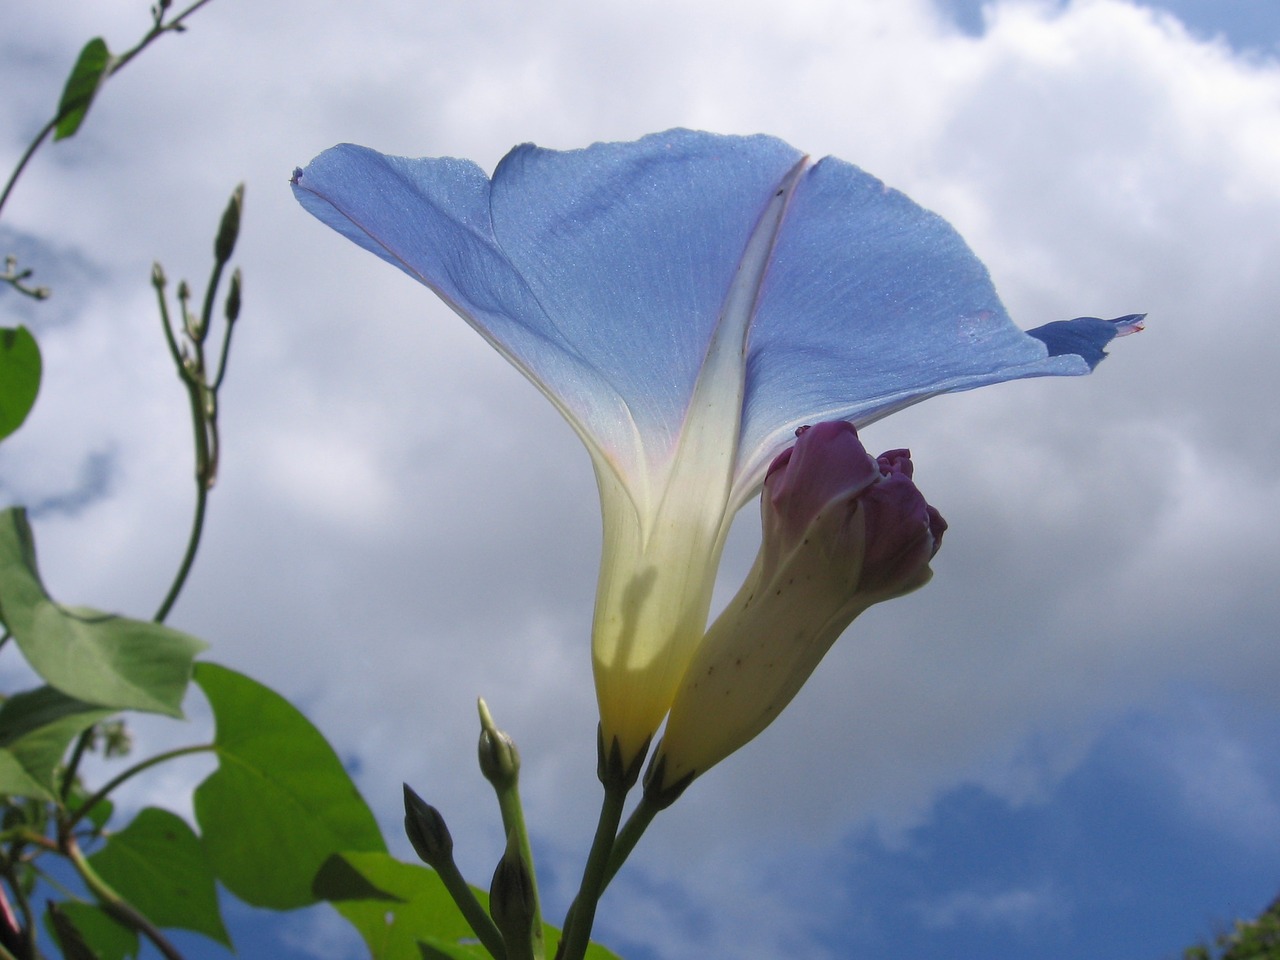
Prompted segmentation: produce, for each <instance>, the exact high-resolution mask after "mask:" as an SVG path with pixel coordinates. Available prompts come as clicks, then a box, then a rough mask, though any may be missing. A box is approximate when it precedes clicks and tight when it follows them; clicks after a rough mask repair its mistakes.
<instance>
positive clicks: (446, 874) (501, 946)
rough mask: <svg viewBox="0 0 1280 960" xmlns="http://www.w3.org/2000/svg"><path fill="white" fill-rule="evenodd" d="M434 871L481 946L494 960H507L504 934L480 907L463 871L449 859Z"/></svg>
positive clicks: (437, 865) (435, 866)
mask: <svg viewBox="0 0 1280 960" xmlns="http://www.w3.org/2000/svg"><path fill="white" fill-rule="evenodd" d="M433 869H434V870H435V871H436V874H437V875H438V876H439V877H440V881H441V882H442V883H443V884H444V888H445V890H447V891H448V892H449V896H450V897H452V898H453V902H454V903H456V904H457V905H458V909H459V910H460V911H462V916H463V918H464V919H465V920H466V921H467V923H468V925H469V926H470V927H471V929H472V930H473V931H474V932H475V935H476V939H478V940H479V941H480V945H481V946H483V947H484V948H485V949H486V950H488V951H489V955H490V956H491V957H493V958H494V960H506V957H507V947H506V944H505V943H504V942H503V939H502V934H501V933H499V932H498V928H497V926H496V925H495V924H494V922H493V919H492V918H491V917H490V916H489V914H488V912H487V911H486V910H485V908H484V907H482V906H481V905H480V901H479V900H477V899H476V895H475V893H473V892H472V890H471V885H470V884H468V883H467V881H466V878H465V877H463V876H462V871H460V870H459V869H458V865H457V864H456V863H454V862H453V858H452V857H449V858H448V859H446V860H445V861H443V862H441V863H437V864H435V865H434V866H433Z"/></svg>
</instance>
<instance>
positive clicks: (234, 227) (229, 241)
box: [213, 183, 244, 263]
mask: <svg viewBox="0 0 1280 960" xmlns="http://www.w3.org/2000/svg"><path fill="white" fill-rule="evenodd" d="M243 207H244V184H243V183H242V184H240V185H239V186H237V187H236V188H235V190H233V191H232V193H231V200H230V201H229V202H228V203H227V209H226V210H224V211H223V213H222V223H221V224H219V226H218V236H217V239H215V240H214V241H213V258H214V259H215V260H217V261H218V263H226V262H227V261H228V260H230V259H231V252H232V251H233V250H235V248H236V238H237V237H239V236H240V211H241V209H243Z"/></svg>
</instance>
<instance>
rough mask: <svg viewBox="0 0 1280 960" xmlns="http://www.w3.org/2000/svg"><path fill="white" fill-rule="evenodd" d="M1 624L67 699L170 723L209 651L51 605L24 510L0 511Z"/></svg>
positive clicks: (172, 636) (137, 624) (180, 637)
mask: <svg viewBox="0 0 1280 960" xmlns="http://www.w3.org/2000/svg"><path fill="white" fill-rule="evenodd" d="M0 620H3V621H4V623H5V625H6V626H7V627H8V628H9V632H10V633H12V634H13V638H14V639H15V640H16V641H17V642H18V646H19V647H21V648H22V652H23V654H24V655H25V656H26V658H27V662H28V663H29V664H31V667H32V669H34V670H35V671H36V673H38V674H40V676H41V677H43V678H44V679H45V680H46V681H47V682H48V683H49V684H51V685H52V686H54V687H57V688H58V689H59V690H61V691H62V692H63V693H65V694H67V696H70V697H75V698H76V699H79V700H83V701H84V702H85V703H88V704H93V705H95V706H101V707H111V708H114V709H116V710H145V711H148V712H151V713H163V714H165V715H167V716H170V717H181V716H182V710H181V704H182V697H183V694H184V693H185V692H186V689H187V684H188V683H189V682H190V680H191V665H192V661H193V659H194V658H195V655H196V654H197V653H199V652H200V651H201V650H203V649H205V647H206V646H207V644H205V643H203V642H202V641H200V640H197V639H196V638H195V637H191V636H188V635H187V634H185V633H180V632H178V631H177V630H172V629H170V628H169V627H165V626H162V625H161V624H158V623H150V622H147V621H144V620H130V619H128V618H126V617H118V616H115V615H114V614H109V613H99V612H98V611H96V610H88V609H85V608H83V607H64V606H61V605H60V604H58V603H55V602H54V600H53V599H52V598H51V597H50V596H49V594H48V593H46V592H45V588H44V584H42V583H41V582H40V572H39V570H38V569H37V567H36V550H35V541H34V540H33V538H32V534H31V527H30V525H28V523H27V514H26V511H25V510H23V509H22V508H21V507H14V508H12V509H9V510H5V511H4V512H3V513H0Z"/></svg>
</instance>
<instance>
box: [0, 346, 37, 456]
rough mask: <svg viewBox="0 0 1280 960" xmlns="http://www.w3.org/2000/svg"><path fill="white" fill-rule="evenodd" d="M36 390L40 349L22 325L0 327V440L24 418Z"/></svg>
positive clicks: (33, 401) (18, 425) (34, 400)
mask: <svg viewBox="0 0 1280 960" xmlns="http://www.w3.org/2000/svg"><path fill="white" fill-rule="evenodd" d="M39 392H40V348H39V347H38V346H37V345H36V338H35V337H33V336H31V332H30V331H29V330H27V328H26V327H0V440H3V439H4V438H5V437H7V436H9V434H11V433H13V431H15V430H17V429H18V427H20V426H22V421H24V420H25V419H27V414H28V413H30V412H31V408H32V406H34V405H35V402H36V394H38V393H39Z"/></svg>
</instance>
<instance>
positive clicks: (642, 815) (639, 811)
mask: <svg viewBox="0 0 1280 960" xmlns="http://www.w3.org/2000/svg"><path fill="white" fill-rule="evenodd" d="M663 809H664V808H663V807H662V806H659V805H658V804H656V803H651V802H650V801H649V798H648V796H645V797H642V798H641V799H640V803H639V804H637V805H636V808H635V809H634V810H632V811H631V816H629V817H627V822H626V823H625V824H624V825H623V827H622V829H621V830H620V831H619V832H618V836H617V838H616V839H615V840H614V841H613V850H612V851H611V852H610V854H609V865H608V867H607V868H606V869H605V874H604V883H603V884H602V885H601V887H600V890H601V892H602V893H603V892H604V889H605V887H607V886H609V881H611V880H612V879H613V878H614V877H615V876H616V875H617V873H618V871H619V870H620V869H622V865H623V863H625V862H626V859H627V857H629V856H630V855H631V851H632V850H634V849H635V847H636V844H637V843H639V842H640V838H641V837H642V836H643V835H644V832H645V830H647V829H648V827H649V824H651V823H653V818H654V817H656V816H657V815H658V813H659V811H661V810H663Z"/></svg>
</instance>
